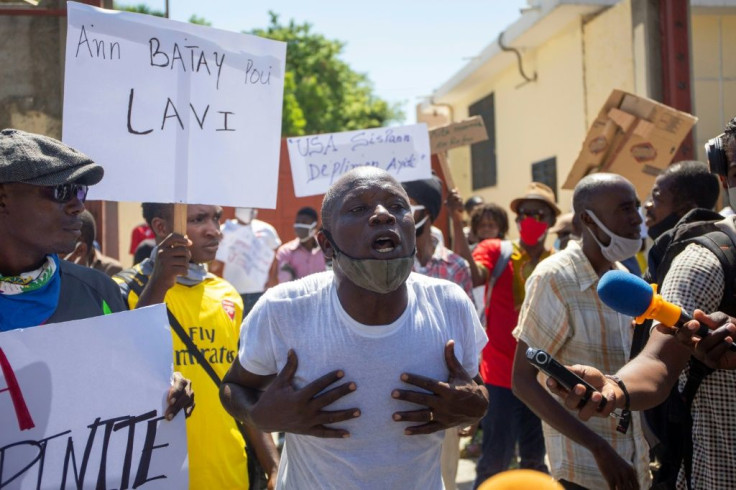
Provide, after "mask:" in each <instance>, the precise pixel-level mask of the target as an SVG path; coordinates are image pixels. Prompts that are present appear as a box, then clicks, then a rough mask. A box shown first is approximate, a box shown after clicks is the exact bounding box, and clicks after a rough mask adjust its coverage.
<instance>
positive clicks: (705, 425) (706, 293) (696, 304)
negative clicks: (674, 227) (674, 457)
mask: <svg viewBox="0 0 736 490" xmlns="http://www.w3.org/2000/svg"><path fill="white" fill-rule="evenodd" d="M724 285H725V278H724V275H723V270H722V268H721V263H720V262H719V261H718V259H717V258H716V256H715V255H713V254H712V253H711V252H710V251H709V250H708V249H706V248H705V247H702V246H700V245H696V244H691V245H688V246H687V248H685V250H683V251H682V253H680V254H679V255H678V256H677V257H675V259H674V260H673V261H672V266H671V267H670V269H669V271H668V273H667V276H666V277H665V279H664V281H663V283H662V296H663V297H664V298H665V299H666V300H667V301H670V302H671V303H674V304H676V305H679V306H682V307H683V308H684V309H685V310H686V311H689V312H692V311H694V310H695V309H696V308H699V309H701V310H703V311H706V312H712V311H715V310H716V309H717V308H718V305H719V304H720V302H721V297H722V296H723V290H724ZM687 371H688V368H685V370H684V371H683V372H682V374H680V382H679V389H680V390H682V389H683V388H684V386H685V381H686V380H687ZM735 388H736V371H730V370H717V371H714V372H713V373H711V374H709V375H708V376H706V377H705V379H704V380H703V382H702V383H701V384H700V387H699V388H698V391H697V393H696V395H695V399H694V400H693V405H692V408H691V413H692V417H693V428H692V437H693V465H692V488H707V489H709V490H711V489H713V490H717V489H722V490H731V489H734V488H736V472H734V464H736V425H735V424H734V423H733V416H734V407H736V389H735ZM677 488H678V489H683V490H684V489H686V488H687V484H686V482H685V471H684V469H683V468H680V474H679V476H678V478H677Z"/></svg>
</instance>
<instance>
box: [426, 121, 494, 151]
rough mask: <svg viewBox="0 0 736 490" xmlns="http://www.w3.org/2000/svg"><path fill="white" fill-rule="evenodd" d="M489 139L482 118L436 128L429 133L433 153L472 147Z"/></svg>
mask: <svg viewBox="0 0 736 490" xmlns="http://www.w3.org/2000/svg"><path fill="white" fill-rule="evenodd" d="M487 139H488V133H487V132H486V125H485V124H483V118H482V117H481V116H473V117H471V118H468V119H466V120H464V121H460V122H456V123H452V124H448V125H446V126H440V127H438V128H434V129H432V130H431V131H430V132H429V143H430V144H431V145H432V153H440V152H443V151H447V150H452V149H453V148H458V147H460V146H467V145H472V144H473V143H479V142H481V141H485V140H487Z"/></svg>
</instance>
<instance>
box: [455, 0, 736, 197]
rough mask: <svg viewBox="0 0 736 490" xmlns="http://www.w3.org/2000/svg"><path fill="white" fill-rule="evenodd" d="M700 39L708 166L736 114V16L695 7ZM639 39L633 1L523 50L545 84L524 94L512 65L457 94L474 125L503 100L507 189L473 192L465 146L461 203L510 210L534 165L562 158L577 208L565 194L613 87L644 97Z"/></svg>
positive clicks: (459, 159) (459, 165)
mask: <svg viewBox="0 0 736 490" xmlns="http://www.w3.org/2000/svg"><path fill="white" fill-rule="evenodd" d="M731 12H734V14H733V15H728V14H730V13H731ZM533 28H534V27H532V29H533ZM691 31H692V60H693V63H692V71H693V80H694V84H693V86H694V90H693V97H694V100H693V105H694V108H695V109H694V113H695V115H696V116H698V117H699V118H700V120H699V122H698V124H697V127H696V139H697V141H696V142H697V149H698V152H699V153H698V156H699V158H700V159H703V158H704V155H703V150H702V147H703V144H704V143H705V141H706V140H707V139H708V138H710V137H712V136H714V135H716V134H718V133H720V132H721V130H722V128H723V126H724V124H725V122H726V121H728V120H729V119H730V118H731V117H733V116H734V114H736V50H734V49H733V46H736V8H730V9H718V10H717V11H715V10H713V9H710V10H708V9H696V10H695V11H694V12H693V13H692V24H691ZM636 38H637V36H636V35H635V33H634V32H633V27H632V7H631V0H623V1H621V2H619V3H617V4H616V5H615V6H613V7H611V8H609V9H606V10H603V11H602V12H600V13H599V14H598V15H596V16H593V17H589V18H582V17H581V18H579V20H578V21H575V22H571V23H570V24H569V25H567V26H562V27H561V29H560V30H559V31H558V34H557V35H555V36H554V37H552V38H550V39H548V40H546V41H544V42H543V43H542V44H541V45H539V46H538V47H536V48H534V49H531V48H528V47H527V48H526V49H524V50H522V57H523V63H524V68H525V71H527V72H528V73H532V72H535V71H536V73H537V76H538V79H537V81H535V82H531V83H527V84H524V85H522V86H521V87H518V85H519V84H520V83H521V82H522V81H523V80H522V78H521V76H520V75H519V73H518V70H517V67H516V65H515V64H513V65H512V66H509V67H508V68H506V69H505V70H503V71H501V72H499V73H497V74H495V75H494V76H492V77H489V78H488V80H486V81H485V83H484V84H482V86H481V87H480V88H476V89H473V91H467V90H465V92H463V91H462V90H460V89H458V90H456V91H454V92H451V93H450V94H448V95H447V97H446V99H447V100H452V101H453V106H454V112H455V119H456V120H460V119H463V118H464V117H466V116H467V108H468V106H470V105H471V104H473V103H474V102H476V101H478V100H480V99H481V98H483V97H485V96H487V95H489V94H491V93H493V94H494V96H495V124H496V157H497V172H498V173H497V176H498V185H496V186H495V187H488V188H484V189H479V190H476V191H473V190H472V187H471V163H470V149H469V148H458V149H455V150H452V151H451V152H450V163H451V168H452V171H453V176H454V177H455V180H456V183H457V186H458V188H459V189H460V191H461V193H462V195H463V196H464V197H468V196H470V195H472V194H479V195H481V196H483V197H484V198H485V199H486V200H487V201H494V202H497V203H499V204H501V205H503V206H506V207H507V208H508V203H509V202H510V201H511V200H512V199H513V198H515V197H517V196H518V195H520V194H521V193H522V192H523V191H524V189H525V187H526V185H527V184H528V183H529V181H530V180H531V164H532V163H533V162H537V161H540V160H544V159H546V158H550V157H556V159H557V184H558V189H557V190H558V196H559V201H560V207H561V208H562V209H563V211H567V210H569V209H570V200H571V197H572V192H571V191H567V190H561V189H559V187H560V186H561V185H562V183H563V182H564V180H565V178H566V176H567V173H568V171H569V170H570V168H571V166H572V163H573V162H574V160H575V159H576V158H577V155H578V152H579V150H580V145H581V144H582V141H583V139H584V137H585V133H586V132H587V128H588V125H589V124H590V122H591V121H592V120H593V119H594V118H595V116H596V115H597V113H598V111H599V110H600V108H601V106H602V105H603V103H604V102H605V100H606V99H607V98H608V96H609V95H610V93H611V91H612V90H613V89H622V90H625V91H628V92H633V93H637V88H639V89H640V90H643V89H644V83H643V82H644V81H645V77H646V74H645V73H643V70H644V67H646V64H647V60H646V59H642V57H643V56H645V51H644V50H643V49H641V48H642V46H638V45H637V46H635V44H634V43H635V41H634V40H635V39H636ZM497 56H499V57H500V56H513V55H512V54H508V53H499V54H498V55H497ZM637 67H639V72H638V73H637ZM642 95H644V94H642ZM645 197H646V196H640V198H645Z"/></svg>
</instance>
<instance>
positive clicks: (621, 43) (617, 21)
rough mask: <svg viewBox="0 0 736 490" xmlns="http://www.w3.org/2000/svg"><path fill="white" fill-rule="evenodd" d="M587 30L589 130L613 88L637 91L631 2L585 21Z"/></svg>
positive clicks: (587, 115) (587, 116) (586, 62)
mask: <svg viewBox="0 0 736 490" xmlns="http://www.w3.org/2000/svg"><path fill="white" fill-rule="evenodd" d="M583 31H584V33H585V34H584V36H583V41H584V44H583V46H582V48H581V49H583V51H584V52H585V59H584V63H585V86H584V91H585V106H586V115H585V126H586V128H587V127H589V126H590V123H591V122H592V121H593V120H594V119H595V117H596V115H597V114H598V111H599V110H600V108H601V107H602V106H603V104H604V103H605V101H606V99H608V96H609V95H611V91H612V90H613V89H620V90H625V91H627V92H634V91H635V90H636V89H635V86H634V49H633V45H632V40H633V33H632V30H631V1H630V0H624V1H622V2H620V3H618V4H617V5H615V6H613V7H611V8H609V9H608V10H606V11H604V12H602V13H601V14H600V15H597V16H595V17H594V18H592V19H590V20H588V21H587V22H584V24H583ZM580 144H582V140H581V141H580ZM576 156H577V155H576ZM568 168H569V167H568ZM565 175H567V171H566V172H565ZM563 179H564V176H563Z"/></svg>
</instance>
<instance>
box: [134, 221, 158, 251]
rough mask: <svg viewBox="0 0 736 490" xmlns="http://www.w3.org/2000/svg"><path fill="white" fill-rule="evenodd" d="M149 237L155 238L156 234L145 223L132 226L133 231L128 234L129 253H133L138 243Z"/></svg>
mask: <svg viewBox="0 0 736 490" xmlns="http://www.w3.org/2000/svg"><path fill="white" fill-rule="evenodd" d="M149 238H156V235H154V234H153V230H152V229H151V228H150V227H149V226H148V225H147V224H142V225H138V226H136V227H135V228H133V232H132V233H131V234H130V255H133V254H135V250H136V249H137V248H138V245H140V243H141V242H142V241H143V240H146V239H149Z"/></svg>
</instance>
